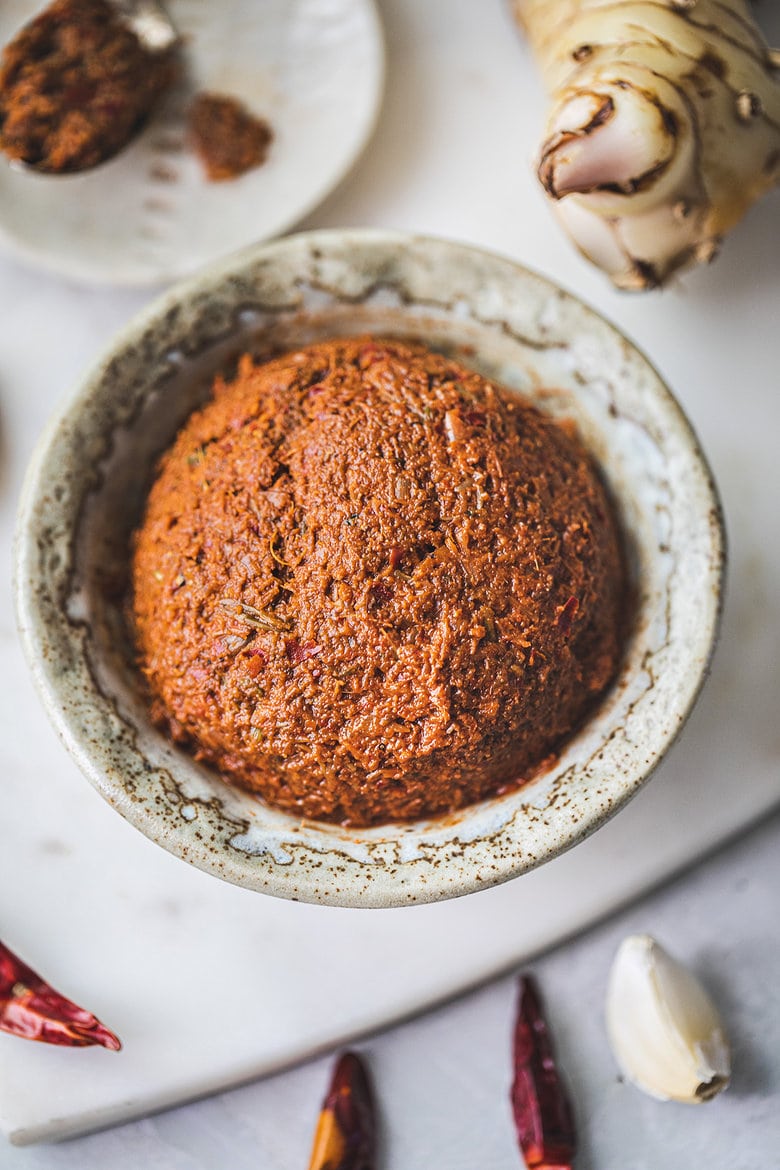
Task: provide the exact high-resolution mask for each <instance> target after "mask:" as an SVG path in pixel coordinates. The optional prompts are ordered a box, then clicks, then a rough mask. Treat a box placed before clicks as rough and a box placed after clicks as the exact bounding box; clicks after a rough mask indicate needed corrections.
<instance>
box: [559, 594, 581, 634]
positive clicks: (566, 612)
mask: <svg viewBox="0 0 780 1170" xmlns="http://www.w3.org/2000/svg"><path fill="white" fill-rule="evenodd" d="M579 608H580V600H579V598H578V597H570V598H569V600H568V601H567V602H566V604H565V605H559V606H558V628H559V629H560V631H561V633H562V634H563V636H564V638H568V636H569V634H570V633H571V627H572V622H573V621H574V618H575V617H576V614H577V610H578V609H579Z"/></svg>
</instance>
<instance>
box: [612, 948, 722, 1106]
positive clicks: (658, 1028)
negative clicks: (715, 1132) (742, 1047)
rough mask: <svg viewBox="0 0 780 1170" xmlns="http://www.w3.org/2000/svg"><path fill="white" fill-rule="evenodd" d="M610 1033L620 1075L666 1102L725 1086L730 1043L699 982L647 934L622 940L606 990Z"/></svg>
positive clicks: (695, 1099)
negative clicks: (621, 1073) (621, 1072)
mask: <svg viewBox="0 0 780 1170" xmlns="http://www.w3.org/2000/svg"><path fill="white" fill-rule="evenodd" d="M607 1032H608V1034H609V1039H610V1043H611V1045H612V1051H613V1052H614V1054H615V1058H616V1060H617V1062H618V1064H619V1065H620V1068H621V1070H622V1071H623V1073H624V1074H625V1075H626V1076H627V1077H628V1078H629V1080H631V1081H633V1082H634V1084H636V1085H637V1086H638V1087H639V1088H640V1089H644V1091H645V1092H646V1093H649V1094H650V1095H651V1096H653V1097H658V1098H660V1099H661V1100H664V1101H684V1102H688V1103H690V1104H698V1103H699V1102H701V1101H709V1100H710V1098H711V1097H714V1096H716V1094H717V1093H719V1092H720V1091H721V1090H722V1089H725V1088H726V1086H727V1085H728V1083H729V1077H730V1074H731V1059H730V1054H729V1046H728V1041H727V1040H726V1037H725V1035H724V1033H723V1026H722V1024H721V1021H720V1017H719V1016H718V1013H717V1011H716V1009H715V1005H714V1004H713V1002H712V1000H711V999H710V997H709V996H708V994H707V992H706V991H705V990H704V988H703V987H702V985H701V983H699V981H698V979H696V978H695V976H694V975H692V974H691V972H690V971H688V970H686V968H685V967H683V966H682V965H681V964H680V963H678V962H677V960H676V959H673V958H672V956H671V955H669V954H668V953H667V952H666V951H665V950H664V949H663V947H662V946H661V945H660V944H659V943H657V942H656V941H655V939H654V938H651V937H650V935H648V934H635V935H631V936H629V937H628V938H626V939H624V941H623V942H622V943H621V946H620V949H619V950H618V953H617V955H616V956H615V961H614V963H613V965H612V971H611V973H610V977H609V986H608V988H607Z"/></svg>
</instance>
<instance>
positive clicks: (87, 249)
mask: <svg viewBox="0 0 780 1170" xmlns="http://www.w3.org/2000/svg"><path fill="white" fill-rule="evenodd" d="M41 6H42V5H41V2H40V0H3V3H2V5H0V43H3V44H4V43H6V42H7V41H8V40H9V39H10V38H11V37H12V36H13V35H14V33H15V32H16V30H17V29H18V28H19V27H20V26H21V25H22V24H24V23H25V22H26V21H27V20H29V19H30V17H31V16H33V15H34V14H35V13H36V12H37V11H39V10H40V8H41ZM167 6H168V9H169V11H170V13H171V16H172V18H173V20H174V23H175V24H176V27H177V29H178V30H179V32H180V33H181V34H182V36H183V38H184V40H185V44H186V68H187V78H186V81H185V82H183V83H182V85H181V87H180V88H179V89H177V91H176V92H175V93H173V94H172V95H171V96H170V98H169V99H168V100H167V101H166V102H165V103H164V105H163V107H162V108H161V109H160V110H159V111H158V113H157V114H156V116H155V117H154V119H153V120H152V121H151V122H150V123H149V125H148V126H147V127H146V129H145V130H144V131H143V132H142V134H141V135H140V136H139V138H138V139H137V140H136V141H135V142H134V143H133V144H132V145H131V146H130V147H129V148H128V149H127V150H125V151H123V152H122V154H120V155H119V156H118V157H117V158H115V159H113V160H112V161H111V162H108V163H105V164H104V165H103V166H101V167H98V168H97V169H95V170H94V171H90V172H86V173H84V174H82V175H74V176H63V177H56V178H53V177H51V176H44V175H36V174H34V173H30V172H23V171H18V170H14V169H13V168H11V167H10V166H8V165H5V163H4V162H3V161H2V156H0V241H1V242H3V243H4V244H5V245H6V246H7V247H8V248H10V249H13V250H14V251H16V252H18V253H20V254H22V255H23V256H24V257H25V258H27V259H28V260H30V261H32V262H34V263H36V264H39V265H41V266H45V267H47V268H50V269H53V270H55V271H57V272H59V273H61V274H63V275H65V276H69V277H75V278H77V279H79V280H84V281H90V282H106V283H112V284H125V285H140V284H154V283H160V282H164V281H168V280H173V279H175V278H176V277H179V276H183V275H185V274H187V273H190V272H194V271H195V270H196V269H197V268H199V267H200V266H201V265H202V264H205V263H207V262H208V261H210V260H214V259H216V258H217V257H219V256H221V255H224V254H225V253H227V252H231V251H233V250H234V249H236V248H240V247H242V246H243V245H245V244H247V243H250V242H252V241H254V240H263V239H267V238H269V237H271V236H274V235H277V234H278V233H280V232H282V231H284V230H285V229H286V228H288V227H290V226H291V225H292V224H294V223H295V222H296V221H297V220H299V219H301V218H302V217H303V216H304V215H306V214H307V213H308V212H309V211H311V210H312V208H314V207H315V206H316V205H317V203H319V202H320V200H322V199H323V198H324V197H325V196H326V195H327V194H328V193H329V192H330V191H331V190H332V188H333V187H334V186H335V185H336V184H337V183H338V182H339V180H340V179H342V178H343V176H344V175H345V174H346V173H347V171H348V170H349V168H350V167H351V166H352V164H353V163H354V161H355V159H356V158H357V156H358V154H359V153H360V151H361V150H362V148H363V146H364V145H365V143H366V141H367V140H368V137H369V135H370V134H371V131H372V129H373V126H374V122H375V119H376V116H377V112H378V109H379V104H380V100H381V95H382V84H383V76H384V51H383V43H382V33H381V27H380V24H379V19H378V16H377V12H376V8H375V6H374V2H373V0H219V2H218V3H216V4H212V3H204V2H203V0H167ZM203 89H209V90H214V91H216V92H219V93H226V94H230V95H231V96H235V97H237V98H239V99H240V100H241V101H243V102H244V103H245V104H246V105H247V106H248V107H249V108H250V109H251V110H252V111H253V112H254V113H256V114H258V115H261V116H262V117H265V118H267V119H268V120H269V122H270V123H271V125H272V127H273V130H274V142H273V144H272V147H271V150H270V153H269V156H268V159H267V161H266V162H265V164H264V165H263V166H261V167H259V168H257V169H256V170H253V171H250V172H249V173H248V174H246V175H244V176H242V177H241V178H239V179H235V180H233V181H231V182H226V183H209V182H207V181H206V179H205V178H204V176H203V171H202V168H201V165H200V163H199V161H198V160H197V158H196V157H195V156H194V154H193V153H192V152H191V151H190V150H189V149H188V148H187V146H186V126H185V112H186V109H187V106H188V104H189V101H190V99H191V97H192V95H193V93H195V92H197V91H199V90H203Z"/></svg>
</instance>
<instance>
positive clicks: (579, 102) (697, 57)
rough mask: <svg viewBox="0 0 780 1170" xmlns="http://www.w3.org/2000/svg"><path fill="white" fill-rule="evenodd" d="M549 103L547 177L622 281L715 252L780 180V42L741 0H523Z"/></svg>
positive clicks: (583, 246)
mask: <svg viewBox="0 0 780 1170" xmlns="http://www.w3.org/2000/svg"><path fill="white" fill-rule="evenodd" d="M514 6H515V12H516V15H517V17H518V19H519V21H520V23H521V25H522V26H523V27H524V28H525V30H526V32H527V35H528V37H529V39H530V41H531V44H532V46H533V49H534V52H535V54H536V56H537V58H538V60H539V63H540V66H541V69H542V72H543V75H544V78H545V81H546V84H547V86H548V88H549V90H550V93H551V96H552V99H553V105H552V110H551V113H550V116H549V118H548V121H547V128H546V133H545V139H544V142H543V144H542V147H541V151H540V154H539V159H538V174H539V179H540V181H541V183H542V185H543V186H544V189H545V190H546V192H547V194H548V195H549V196H550V198H551V199H552V200H553V201H554V203H555V207H556V211H557V214H558V217H559V218H560V220H561V221H562V223H563V225H564V228H565V229H566V231H567V232H568V234H569V235H570V237H571V238H572V240H573V241H574V243H575V244H576V245H577V247H578V248H579V249H580V250H581V251H582V252H583V253H584V254H585V255H586V256H587V257H588V258H589V259H590V260H592V261H593V262H594V263H595V264H597V265H598V266H599V267H600V268H603V269H604V271H605V272H606V273H607V274H608V275H609V276H610V277H611V279H612V281H613V282H614V284H616V285H617V286H618V288H623V289H648V288H657V287H659V286H661V285H663V284H665V283H666V282H667V281H668V279H669V277H670V276H672V274H673V273H675V272H678V271H680V270H681V269H684V268H688V267H690V266H691V265H694V264H697V263H705V262H708V261H710V260H712V259H713V258H714V257H715V255H716V254H717V252H718V250H719V248H720V245H721V242H722V240H723V237H724V236H725V234H726V233H727V232H728V231H730V229H731V228H732V227H734V225H735V224H736V223H737V222H738V221H739V220H740V219H742V217H743V215H744V214H745V213H746V212H747V211H748V209H749V208H750V207H751V206H752V204H753V203H755V202H756V200H758V199H760V198H761V196H762V195H764V194H765V193H766V192H768V191H769V190H770V189H771V188H772V187H774V186H776V185H777V184H778V182H780V51H778V50H772V49H770V48H769V46H768V45H767V43H766V41H765V40H764V38H763V36H762V35H761V33H760V32H759V30H758V27H757V26H756V23H755V21H754V19H753V17H752V15H751V13H750V8H749V5H748V4H747V3H745V0H514Z"/></svg>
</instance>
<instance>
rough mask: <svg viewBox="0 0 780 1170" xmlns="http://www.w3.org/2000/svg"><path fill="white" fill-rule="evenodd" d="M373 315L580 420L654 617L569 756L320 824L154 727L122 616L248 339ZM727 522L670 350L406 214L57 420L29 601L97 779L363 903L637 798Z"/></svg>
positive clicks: (211, 316) (259, 259)
mask: <svg viewBox="0 0 780 1170" xmlns="http://www.w3.org/2000/svg"><path fill="white" fill-rule="evenodd" d="M356 332H374V333H379V334H396V335H402V336H412V337H418V338H422V339H425V340H426V341H427V342H429V343H430V344H431V345H433V346H434V347H436V348H441V349H445V350H447V351H452V352H453V353H455V354H456V355H457V356H458V357H460V358H461V359H463V360H465V361H467V362H468V363H470V364H472V365H474V366H475V367H477V368H478V369H480V370H481V371H482V372H483V373H485V374H487V375H489V376H490V377H493V378H495V379H496V380H498V381H499V382H501V383H504V384H505V385H507V386H510V387H516V388H517V389H519V390H521V391H522V392H524V393H525V394H527V395H529V396H530V397H531V398H533V399H535V400H536V401H537V402H538V404H539V405H540V406H541V408H542V409H544V410H546V411H548V412H550V413H551V414H553V415H556V416H565V417H566V418H573V419H575V420H576V422H577V424H578V427H579V429H580V432H581V434H582V436H583V438H584V440H585V442H586V444H587V445H588V446H589V447H590V448H591V450H592V451H593V453H594V454H595V455H596V457H597V459H598V461H599V462H600V464H601V467H602V469H603V473H604V475H605V477H606V480H607V482H608V484H609V486H610V488H611V491H612V493H613V495H614V498H615V500H616V502H617V505H618V509H619V512H620V515H621V518H622V522H623V525H624V529H625V532H626V534H627V538H628V544H629V554H630V560H631V571H632V574H633V578H634V582H635V586H636V598H637V603H636V620H635V623H634V628H633V631H632V634H631V638H630V642H629V645H628V648H627V653H626V657H625V662H624V665H623V668H622V671H621V673H620V676H619V678H618V680H617V682H616V684H615V685H614V686H613V688H612V690H611V691H610V692H609V694H608V695H607V696H606V698H605V699H604V700H603V702H602V703H601V705H600V707H599V708H598V710H597V711H596V712H595V714H594V715H593V716H592V718H591V719H590V721H589V722H588V723H587V725H586V726H585V727H584V728H583V729H582V731H581V732H580V733H579V734H578V735H577V736H576V737H575V738H574V739H573V740H572V741H571V742H570V743H569V744H568V746H567V747H566V748H565V750H564V751H563V753H562V755H561V756H560V759H559V760H558V762H557V764H556V765H555V766H554V767H553V768H551V770H550V771H548V772H546V773H545V774H543V775H541V776H539V777H538V778H537V779H535V780H533V781H532V782H531V783H529V784H528V785H526V786H525V787H524V788H522V789H520V790H518V791H515V792H512V793H509V794H507V795H503V796H500V797H495V798H493V799H491V800H487V801H484V802H483V803H481V804H478V805H475V806H473V807H471V808H469V809H466V810H464V811H461V812H459V813H458V814H456V815H452V816H449V817H444V818H440V819H434V820H429V821H420V822H416V823H413V824H404V825H386V826H383V827H380V828H373V829H349V830H347V829H342V828H340V827H337V826H333V825H327V824H318V823H313V822H302V821H300V820H298V819H296V818H294V817H292V816H289V815H286V814H283V813H280V812H277V811H275V810H273V809H270V808H268V807H266V806H265V805H264V804H262V803H261V802H260V801H258V800H256V799H254V798H253V797H251V796H249V795H246V794H244V793H241V792H239V791H236V790H234V789H231V788H229V787H228V786H227V785H226V784H225V783H224V781H223V780H221V779H220V777H219V776H218V775H216V774H214V773H213V772H211V771H209V770H208V769H206V768H204V767H201V766H199V765H198V764H196V763H194V762H193V760H192V759H190V757H189V756H188V755H186V754H185V753H184V752H182V751H180V750H179V749H177V748H176V747H174V746H173V744H171V743H170V742H169V741H168V740H167V739H166V738H165V737H164V736H163V735H162V734H161V733H160V732H158V731H157V730H155V728H154V727H153V726H152V725H151V723H150V721H149V717H148V714H147V710H146V706H145V704H144V701H143V698H142V696H141V692H140V689H139V679H138V675H137V673H136V671H135V668H134V666H133V662H132V656H131V652H130V648H129V646H128V641H127V635H126V631H125V628H124V624H123V619H122V599H123V592H124V587H125V581H126V568H127V555H128V539H129V535H130V532H131V531H132V529H133V527H134V525H135V523H136V522H137V519H138V517H139V514H140V510H141V508H142V504H143V500H144V495H145V492H146V490H147V487H148V484H149V479H150V475H151V471H152V468H153V466H154V463H155V460H156V458H157V456H158V455H159V453H160V452H161V451H162V450H163V449H164V448H165V447H166V446H167V445H168V444H169V442H170V440H171V439H172V437H173V435H174V433H175V431H176V430H177V428H178V426H179V425H180V424H181V423H182V421H183V420H184V418H185V417H186V416H187V415H188V413H189V412H190V411H191V410H192V409H193V407H194V406H195V405H196V404H198V403H200V402H201V401H202V400H203V399H204V397H205V396H206V395H207V393H208V390H209V387H210V383H211V380H212V377H213V375H214V373H215V372H216V371H217V370H219V369H221V368H224V367H225V366H226V365H227V364H228V363H229V362H231V361H232V360H233V359H234V358H235V357H236V355H237V354H238V353H240V352H242V351H243V350H244V349H246V348H249V349H252V350H254V351H256V352H261V353H262V352H263V351H266V350H270V349H274V348H278V347H280V346H282V347H292V346H295V345H298V344H301V343H305V342H309V341H313V340H317V339H320V338H323V337H329V336H334V335H338V334H350V333H356ZM722 571H723V533H722V525H721V516H720V510H719V506H718V501H717V496H716V493H715V490H714V487H713V483H712V480H711V477H710V473H709V471H708V468H707V465H706V463H705V461H704V458H703V456H702V454H701V451H700V450H699V447H698V444H697V441H696V438H695V436H694V434H693V433H692V431H691V428H690V426H689V424H688V422H687V421H686V419H685V417H684V416H683V414H682V413H681V411H680V408H679V407H678V406H677V404H676V402H675V400H674V398H673V397H672V396H671V394H670V393H669V391H668V390H667V389H666V387H665V386H664V385H663V383H662V382H661V380H660V378H659V377H658V375H657V374H656V373H655V371H654V370H653V369H652V367H651V366H650V365H649V364H648V362H647V361H646V359H645V358H644V357H643V356H642V355H641V354H639V353H638V352H637V351H636V349H634V348H633V346H631V345H630V344H629V342H628V341H626V340H625V338H623V337H622V336H621V335H620V334H619V333H618V332H617V331H616V330H615V329H614V328H613V327H612V326H610V325H608V324H607V323H606V322H604V321H603V320H602V319H601V318H600V317H598V316H597V315H596V314H595V313H594V312H593V311H592V310H590V309H587V308H585V306H584V305H582V304H580V303H579V302H578V301H577V300H575V299H574V298H573V297H571V296H569V295H567V294H566V293H564V292H562V291H561V290H560V289H558V288H556V287H554V286H553V285H551V284H549V283H548V282H547V281H546V280H543V279H541V278H540V277H538V276H535V275H533V274H532V273H529V272H527V271H526V270H525V269H523V268H521V267H519V266H518V265H517V264H514V263H512V262H510V261H508V260H505V259H501V258H499V257H497V256H493V255H489V254H486V253H483V252H480V251H476V250H473V249H471V248H467V247H463V246H461V245H457V244H451V243H447V242H444V241H442V240H432V239H422V238H418V237H407V236H399V235H396V234H391V233H384V232H381V233H379V232H364V231H335V232H320V233H316V234H309V235H301V236H297V237H291V238H288V239H284V240H280V241H278V242H276V243H273V244H265V245H262V246H260V247H257V248H254V249H251V250H249V251H247V252H243V253H241V254H240V255H238V256H235V257H233V258H231V259H229V260H227V261H225V262H224V263H221V264H218V265H216V266H214V267H212V268H209V269H208V270H207V271H205V272H204V273H203V274H202V275H201V276H199V277H197V278H196V279H194V280H191V281H189V282H188V283H186V284H184V285H180V286H179V287H177V288H175V289H173V290H172V291H171V292H169V293H167V294H166V295H165V296H163V297H162V298H161V299H160V300H158V301H157V302H156V303H155V304H153V305H152V306H151V307H150V308H148V309H147V310H146V311H145V312H143V313H142V314H141V315H140V316H139V317H138V318H136V320H135V321H134V322H133V323H132V324H131V325H130V326H129V327H128V328H127V329H126V330H125V331H124V332H123V333H122V334H121V336H120V337H119V338H118V339H117V340H116V342H115V343H114V345H113V346H112V348H111V350H110V352H109V353H108V354H107V355H106V356H105V357H104V358H103V359H102V361H101V362H100V363H99V364H98V365H97V366H96V368H95V369H94V370H93V372H92V373H91V375H90V376H89V378H88V379H87V380H86V382H85V383H84V384H83V385H82V386H80V387H79V388H78V390H77V391H76V393H75V394H74V395H73V396H72V397H71V399H70V400H69V401H68V402H67V403H66V405H65V407H64V408H63V409H62V411H61V412H60V414H59V415H58V416H57V417H56V418H54V419H53V420H52V422H51V425H50V426H49V428H48V430H47V432H46V433H45V435H44V436H43V437H42V439H41V441H40V444H39V446H38V449H37V452H36V454H35V457H34V459H33V462H32V466H31V468H30V471H29V474H28V478H27V483H26V488H25V492H24V496H23V500H22V504H21V514H20V518H19V527H18V546H17V561H16V573H17V582H16V586H17V603H18V614H19V623H20V627H21V631H22V636H23V639H24V644H25V648H26V652H27V657H28V660H29V663H30V667H31V669H32V672H33V674H34V677H35V681H36V683H37V685H38V688H39V690H40V693H41V695H42V696H43V700H44V703H45V705H46V707H47V709H48V711H49V714H50V716H51V717H52V719H53V720H54V722H55V724H56V726H57V729H58V731H59V732H60V735H61V736H62V738H63V739H64V741H65V743H66V744H67V746H68V748H69V749H70V751H71V752H72V753H73V755H74V756H75V758H76V760H77V761H78V763H79V765H80V766H81V768H82V770H83V771H84V773H85V775H86V776H87V778H88V779H89V780H90V781H91V782H92V784H94V785H95V787H96V788H97V789H98V791H99V792H100V793H101V794H102V795H103V796H104V797H105V798H106V800H108V801H109V802H110V803H111V804H112V805H113V806H114V807H115V808H116V809H117V810H118V811H119V812H120V813H121V814H122V816H124V817H125V818H126V819H127V820H129V821H130V822H131V823H132V824H133V825H135V826H136V827H137V828H139V829H140V830H141V831H142V832H143V833H145V834H146V835H147V836H148V837H150V838H151V839H152V840H154V841H156V842H157V843H158V844H160V845H162V846H163V847H164V848H165V849H168V850H170V851H171V852H173V853H175V854H177V855H178V856H179V857H182V858H184V859H185V860H187V861H189V862H192V863H193V864H194V865H197V866H200V867H201V868H202V869H205V870H208V871H210V872H211V873H214V874H216V875H217V876H219V877H222V878H225V879H227V880H228V881H231V882H235V883H237V884H239V885H242V886H247V887H249V888H250V889H254V890H260V891H263V892H266V893H271V894H276V895H280V896H282V897H285V898H297V899H301V900H306V901H313V902H325V903H332V904H335V905H342V906H398V905H407V904H409V903H414V902H426V901H432V900H435V899H440V898H448V897H454V896H455V895H458V894H465V893H468V892H469V891H472V890H477V889H482V888H485V887H486V886H489V885H492V884H494V883H497V882H501V881H505V880H506V879H508V878H512V877H515V876H516V875H518V874H521V873H523V872H524V871H526V870H529V869H532V868H533V867H535V866H537V865H539V864H540V863H542V862H544V861H547V860H548V859H550V858H552V857H555V856H556V854H558V853H561V852H562V851H563V850H565V849H568V848H570V847H571V846H572V845H575V844H576V843H577V842H578V841H581V840H582V839H583V838H585V837H586V836H588V834H590V833H591V832H593V830H594V829H597V828H598V827H599V826H600V825H601V824H602V823H603V822H604V821H606V820H607V818H608V817H610V816H612V815H613V814H614V813H616V812H617V811H618V810H619V809H620V808H621V807H622V806H623V805H624V804H625V803H626V802H627V801H628V800H629V799H630V798H631V797H632V796H633V795H634V793H635V792H636V791H637V790H638V789H639V787H640V786H641V785H642V784H643V783H644V781H645V780H646V779H647V778H648V776H649V775H650V773H651V772H652V771H653V769H654V768H655V767H656V765H657V764H658V763H659V761H660V760H661V758H662V757H663V755H664V753H665V752H666V750H667V748H668V747H669V745H670V744H671V743H672V741H673V740H674V738H675V736H676V735H677V733H678V731H679V730H680V728H681V726H682V724H683V723H684V721H685V719H686V717H687V715H688V713H689V712H690V710H691V707H692V705H693V703H694V701H695V699H696V696H697V693H698V691H699V688H700V686H701V683H702V680H703V678H704V676H705V673H706V670H707V666H708V662H709V659H710V655H711V652H712V647H713V642H714V639H715V635H716V630H717V625H718V614H719V598H720V590H721V579H722Z"/></svg>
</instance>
